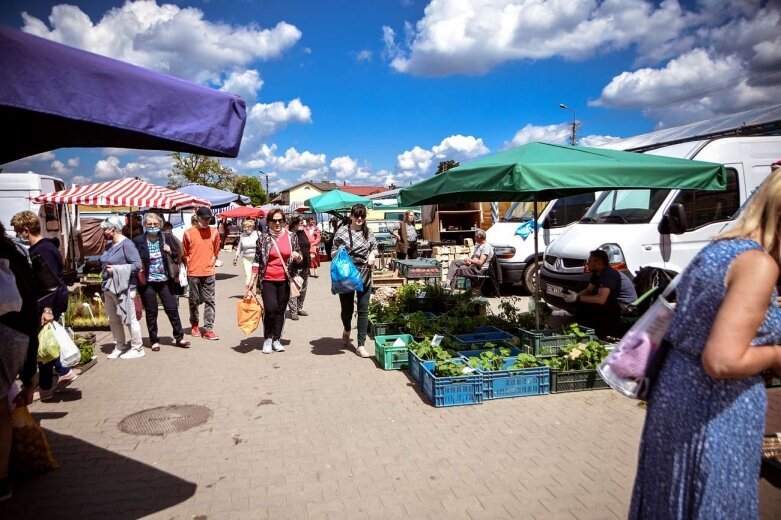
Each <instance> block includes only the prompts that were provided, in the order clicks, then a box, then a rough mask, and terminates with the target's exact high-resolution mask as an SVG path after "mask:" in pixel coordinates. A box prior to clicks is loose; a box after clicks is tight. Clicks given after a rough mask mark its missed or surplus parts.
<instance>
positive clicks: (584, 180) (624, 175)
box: [398, 143, 726, 206]
mask: <svg viewBox="0 0 781 520" xmlns="http://www.w3.org/2000/svg"><path fill="white" fill-rule="evenodd" d="M612 188H682V189H700V190H723V189H725V188H726V172H725V170H724V167H723V166H722V165H720V164H714V163H707V162H702V161H690V160H687V159H677V158H672V157H663V156H660V155H650V154H641V153H634V152H622V151H618V150H607V149H602V148H587V147H584V146H577V147H573V146H563V145H554V144H545V143H529V144H525V145H523V146H519V147H517V148H512V149H510V150H505V151H504V152H499V153H495V154H492V155H487V156H485V157H481V158H480V159H476V160H474V161H472V162H469V163H467V164H464V165H461V166H458V167H456V168H453V169H451V170H448V171H446V172H445V173H441V174H439V175H435V176H433V177H432V178H430V179H427V180H425V181H421V182H418V183H416V184H413V185H412V186H409V187H407V188H403V189H402V190H401V192H399V197H398V199H399V204H400V205H405V206H414V205H419V204H437V203H448V204H458V203H464V202H483V201H488V202H498V201H523V200H535V199H536V200H552V199H555V198H558V197H563V196H565V195H574V194H576V193H587V192H592V191H598V190H605V189H612Z"/></svg>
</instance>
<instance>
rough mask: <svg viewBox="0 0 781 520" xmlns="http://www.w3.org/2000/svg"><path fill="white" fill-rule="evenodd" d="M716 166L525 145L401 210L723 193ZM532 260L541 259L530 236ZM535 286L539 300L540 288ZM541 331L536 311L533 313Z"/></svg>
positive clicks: (426, 188)
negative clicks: (592, 196) (650, 191)
mask: <svg viewBox="0 0 781 520" xmlns="http://www.w3.org/2000/svg"><path fill="white" fill-rule="evenodd" d="M726 175H727V174H726V171H725V169H724V166H722V165H720V164H714V163H707V162H702V161H690V160H687V159H677V158H673V157H663V156H660V155H650V154H640V153H634V152H623V151H619V150H607V149H602V148H588V147H585V146H577V147H574V146H563V145H555V144H546V143H528V144H525V145H523V146H519V147H517V148H511V149H509V150H505V151H503V152H499V153H495V154H492V155H487V156H485V157H481V158H480V159H476V160H474V161H471V162H469V163H466V164H464V165H461V166H458V167H456V168H452V169H450V170H447V171H446V172H444V173H441V174H439V175H435V176H433V177H431V178H429V179H427V180H424V181H421V182H418V183H416V184H413V185H412V186H409V187H407V188H402V190H401V191H400V192H399V196H398V198H399V205H404V206H413V205H418V204H437V203H445V202H447V203H449V204H453V203H466V202H483V201H529V200H533V201H534V202H535V204H534V213H535V214H534V222H537V204H536V202H537V201H539V200H552V199H555V198H559V197H564V196H566V195H575V194H577V193H589V192H593V191H599V190H607V189H613V188H667V189H676V188H679V189H699V190H724V189H725V188H726ZM534 253H535V258H537V257H538V256H539V246H538V242H537V233H535V234H534ZM536 286H537V290H536V292H537V301H539V296H540V294H539V293H540V284H539V283H538V284H536ZM535 315H536V321H537V328H539V306H537V312H535Z"/></svg>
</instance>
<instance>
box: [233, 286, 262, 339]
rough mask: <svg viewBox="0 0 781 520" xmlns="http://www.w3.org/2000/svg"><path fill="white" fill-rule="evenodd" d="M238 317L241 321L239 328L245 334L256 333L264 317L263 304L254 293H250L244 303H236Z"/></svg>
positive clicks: (245, 297)
mask: <svg viewBox="0 0 781 520" xmlns="http://www.w3.org/2000/svg"><path fill="white" fill-rule="evenodd" d="M236 316H237V317H238V320H239V328H240V329H241V330H243V331H244V333H245V334H252V333H253V332H255V329H257V328H258V325H260V319H261V318H262V317H263V304H262V303H260V300H258V296H257V295H256V294H255V293H254V292H248V293H247V294H245V295H244V299H243V300H242V301H240V302H237V303H236Z"/></svg>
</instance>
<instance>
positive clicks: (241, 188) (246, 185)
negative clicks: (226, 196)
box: [233, 175, 268, 206]
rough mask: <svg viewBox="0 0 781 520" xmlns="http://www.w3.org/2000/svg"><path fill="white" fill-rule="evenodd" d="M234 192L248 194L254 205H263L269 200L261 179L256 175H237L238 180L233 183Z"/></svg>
mask: <svg viewBox="0 0 781 520" xmlns="http://www.w3.org/2000/svg"><path fill="white" fill-rule="evenodd" d="M233 193H238V194H239V195H246V196H247V197H249V198H250V203H251V204H252V205H253V206H262V205H263V204H265V203H266V201H267V200H268V196H267V195H266V192H265V191H264V190H263V186H261V184H260V181H259V180H258V179H257V178H256V177H251V176H249V175H240V176H238V177H236V182H235V184H234V185H233Z"/></svg>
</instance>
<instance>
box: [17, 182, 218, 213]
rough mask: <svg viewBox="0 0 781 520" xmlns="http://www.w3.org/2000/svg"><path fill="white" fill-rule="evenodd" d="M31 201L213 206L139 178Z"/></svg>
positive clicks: (120, 204)
mask: <svg viewBox="0 0 781 520" xmlns="http://www.w3.org/2000/svg"><path fill="white" fill-rule="evenodd" d="M30 200H31V201H32V202H35V203H37V204H44V203H54V204H89V205H93V206H109V207H115V206H131V207H137V208H157V209H181V208H187V207H192V206H208V205H209V202H208V201H206V200H203V199H199V198H198V197H193V196H192V195H188V194H186V193H180V192H177V191H173V190H169V189H167V188H163V187H162V186H158V185H156V184H151V183H149V182H146V181H142V180H139V179H118V180H115V181H107V182H99V183H97V184H86V185H84V186H78V187H75V188H69V189H67V190H62V191H56V192H54V193H43V194H41V195H37V196H35V197H30Z"/></svg>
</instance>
